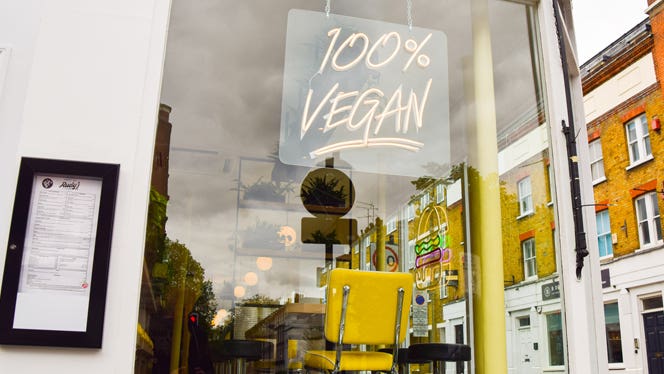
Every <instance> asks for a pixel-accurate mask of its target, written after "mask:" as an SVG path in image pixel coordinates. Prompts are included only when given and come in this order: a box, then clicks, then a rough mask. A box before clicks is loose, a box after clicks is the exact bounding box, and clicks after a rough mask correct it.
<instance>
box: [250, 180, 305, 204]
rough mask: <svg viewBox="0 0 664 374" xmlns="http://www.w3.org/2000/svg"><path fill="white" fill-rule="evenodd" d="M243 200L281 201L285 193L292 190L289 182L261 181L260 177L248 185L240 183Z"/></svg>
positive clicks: (283, 199)
mask: <svg viewBox="0 0 664 374" xmlns="http://www.w3.org/2000/svg"><path fill="white" fill-rule="evenodd" d="M240 189H241V190H242V191H243V192H244V193H243V195H242V198H243V199H244V200H259V201H273V202H278V203H283V202H285V201H286V194H287V193H288V192H292V191H293V187H292V183H290V182H273V181H269V182H268V181H263V180H262V177H261V178H258V180H257V181H256V182H254V183H252V184H250V185H244V184H240Z"/></svg>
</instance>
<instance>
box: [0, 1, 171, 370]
mask: <svg viewBox="0 0 664 374" xmlns="http://www.w3.org/2000/svg"><path fill="white" fill-rule="evenodd" d="M169 6H170V2H169V1H154V0H151V1H150V0H138V1H136V0H134V1H131V0H61V1H53V2H51V1H43V0H22V1H10V0H0V48H7V47H10V48H11V57H10V59H9V64H8V69H7V75H6V79H5V83H4V89H3V88H1V87H0V180H2V182H3V183H0V242H2V243H3V248H4V243H7V236H8V228H9V222H10V220H11V208H12V205H13V198H14V192H15V191H14V189H15V183H16V177H17V171H18V164H19V160H20V157H22V156H28V157H44V158H55V159H70V160H80V161H95V162H107V163H118V164H120V165H121V166H120V180H119V186H118V187H119V188H118V196H117V206H116V212H115V226H114V230H113V244H112V249H111V262H110V273H109V279H108V285H109V289H108V295H107V300H106V317H105V321H104V338H103V343H102V348H101V349H99V350H96V349H62V348H43V347H12V346H2V347H0V362H2V371H3V372H8V373H14V372H16V373H60V372H67V373H91V372H94V373H130V372H132V368H133V359H134V349H135V339H136V320H137V310H138V299H139V286H140V274H141V263H142V257H143V239H144V232H145V231H144V230H145V216H146V210H147V198H148V191H149V179H150V169H151V162H152V149H153V143H154V134H155V129H156V117H157V112H158V104H159V93H160V84H161V74H162V66H163V56H164V49H165V40H166V30H167V23H168V16H169ZM4 251H5V250H4V249H3V250H1V251H0V265H2V266H0V274H1V272H2V270H1V269H3V268H4V260H5V253H4ZM47 313H48V311H45V317H46V318H47Z"/></svg>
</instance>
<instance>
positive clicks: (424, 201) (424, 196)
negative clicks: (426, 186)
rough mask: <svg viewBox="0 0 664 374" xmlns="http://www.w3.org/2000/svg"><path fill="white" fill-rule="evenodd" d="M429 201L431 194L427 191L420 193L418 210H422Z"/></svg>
mask: <svg viewBox="0 0 664 374" xmlns="http://www.w3.org/2000/svg"><path fill="white" fill-rule="evenodd" d="M430 202H431V196H429V192H425V193H424V194H422V196H420V212H422V211H424V208H426V207H427V206H428V205H429V203H430Z"/></svg>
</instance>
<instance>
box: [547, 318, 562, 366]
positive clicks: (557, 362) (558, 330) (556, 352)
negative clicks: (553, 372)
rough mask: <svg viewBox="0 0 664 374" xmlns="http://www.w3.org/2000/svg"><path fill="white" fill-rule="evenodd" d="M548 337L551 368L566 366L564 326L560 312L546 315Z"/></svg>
mask: <svg viewBox="0 0 664 374" xmlns="http://www.w3.org/2000/svg"><path fill="white" fill-rule="evenodd" d="M546 337H547V343H548V345H549V366H561V365H564V364H565V358H564V352H563V325H562V319H561V318H560V312H556V313H551V314H547V315H546Z"/></svg>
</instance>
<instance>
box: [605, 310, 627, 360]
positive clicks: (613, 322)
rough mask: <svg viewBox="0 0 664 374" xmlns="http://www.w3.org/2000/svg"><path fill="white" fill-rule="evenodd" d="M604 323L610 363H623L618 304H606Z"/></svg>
mask: <svg viewBox="0 0 664 374" xmlns="http://www.w3.org/2000/svg"><path fill="white" fill-rule="evenodd" d="M604 321H605V324H606V351H607V353H608V358H609V363H610V364H613V363H620V362H623V355H622V339H621V338H620V319H619V314H618V303H617V302H612V303H609V304H604Z"/></svg>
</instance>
